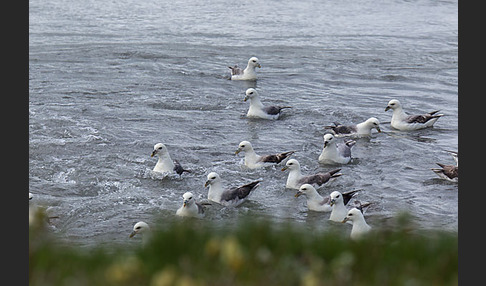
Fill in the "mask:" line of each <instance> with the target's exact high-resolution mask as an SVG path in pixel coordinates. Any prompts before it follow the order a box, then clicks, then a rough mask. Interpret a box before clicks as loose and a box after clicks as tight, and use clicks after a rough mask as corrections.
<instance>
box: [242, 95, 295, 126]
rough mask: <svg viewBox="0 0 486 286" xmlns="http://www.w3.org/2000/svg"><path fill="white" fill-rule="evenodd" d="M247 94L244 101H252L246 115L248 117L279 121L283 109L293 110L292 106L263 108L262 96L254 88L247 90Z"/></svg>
mask: <svg viewBox="0 0 486 286" xmlns="http://www.w3.org/2000/svg"><path fill="white" fill-rule="evenodd" d="M245 94H246V96H245V98H244V99H243V100H244V101H247V100H248V99H249V100H250V108H249V109H248V112H247V113H246V116H247V117H250V118H263V119H278V118H279V117H280V114H281V113H280V112H281V111H282V109H285V108H292V106H274V105H272V106H263V104H262V102H261V101H260V96H259V95H258V92H257V91H256V90H255V89H254V88H249V89H247V90H246V93H245Z"/></svg>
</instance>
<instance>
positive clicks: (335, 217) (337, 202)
mask: <svg viewBox="0 0 486 286" xmlns="http://www.w3.org/2000/svg"><path fill="white" fill-rule="evenodd" d="M358 191H359V190H355V191H350V192H346V193H345V194H344V193H343V194H341V193H340V192H338V191H334V192H332V193H331V194H330V195H329V197H330V198H331V200H330V202H329V204H330V205H331V207H332V211H331V215H330V216H329V220H332V221H337V222H341V221H342V220H343V219H344V218H345V217H346V214H347V213H348V209H347V208H346V205H347V204H348V202H349V201H350V200H351V198H352V197H353V196H354V195H355V194H356V193H357V192H358ZM361 208H362V207H361Z"/></svg>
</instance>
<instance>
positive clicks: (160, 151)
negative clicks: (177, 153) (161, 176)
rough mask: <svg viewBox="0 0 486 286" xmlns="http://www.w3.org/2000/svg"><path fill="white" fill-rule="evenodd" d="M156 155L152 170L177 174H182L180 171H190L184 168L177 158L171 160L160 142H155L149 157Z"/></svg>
mask: <svg viewBox="0 0 486 286" xmlns="http://www.w3.org/2000/svg"><path fill="white" fill-rule="evenodd" d="M155 155H157V156H158V157H159V160H158V161H157V164H156V165H155V167H154V169H153V171H154V172H160V173H165V172H176V173H177V174H178V175H179V176H182V173H184V172H187V173H190V172H191V171H190V170H186V169H184V168H183V167H182V166H181V164H180V163H179V162H178V161H177V160H174V161H173V160H172V159H171V157H170V155H169V151H168V150H167V147H166V146H165V145H164V144H162V143H157V144H155V145H154V150H153V151H152V154H151V155H150V157H153V156H155Z"/></svg>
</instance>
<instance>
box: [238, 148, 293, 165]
mask: <svg viewBox="0 0 486 286" xmlns="http://www.w3.org/2000/svg"><path fill="white" fill-rule="evenodd" d="M241 151H244V152H245V166H247V167H248V168H250V169H256V168H260V167H263V166H265V165H269V164H278V163H280V162H282V160H284V159H286V158H287V157H289V156H290V155H292V154H293V153H295V151H288V152H283V153H278V154H274V155H262V156H260V155H257V154H256V153H255V150H253V146H252V145H251V143H250V142H248V141H241V142H240V144H239V145H238V149H237V150H236V152H235V154H238V153H240V152H241Z"/></svg>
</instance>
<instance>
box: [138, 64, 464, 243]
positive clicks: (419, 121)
mask: <svg viewBox="0 0 486 286" xmlns="http://www.w3.org/2000/svg"><path fill="white" fill-rule="evenodd" d="M257 67H258V68H261V64H260V62H259V60H258V58H256V57H252V58H250V59H249V60H248V64H247V66H246V68H245V69H241V68H239V67H238V66H236V65H235V66H233V67H229V68H230V69H231V80H256V79H257V73H256V70H255V69H256V68H257ZM244 101H245V102H246V101H249V103H250V106H249V109H248V112H247V114H246V116H247V117H248V118H261V119H269V120H276V119H278V118H279V117H280V115H281V114H282V111H283V110H284V109H288V108H292V107H291V106H265V105H263V104H262V102H261V100H260V96H259V94H258V92H257V90H256V89H254V88H248V89H247V90H246V93H245V98H244ZM390 109H391V110H392V111H393V114H392V119H391V124H390V125H391V127H393V128H394V129H397V130H401V131H411V130H418V129H422V128H427V127H431V126H433V125H434V123H435V122H436V121H437V120H438V119H439V118H440V117H441V116H443V114H438V112H439V111H432V112H428V113H425V114H416V115H408V114H407V113H405V111H404V110H403V108H402V105H401V103H400V101H398V100H397V99H392V100H390V101H389V102H388V105H387V106H386V108H385V111H388V110H390ZM325 128H326V129H327V130H329V131H330V133H327V134H325V135H324V136H323V139H324V147H323V149H322V152H321V154H320V155H319V158H318V162H319V163H321V164H347V163H349V162H350V160H351V150H352V148H353V146H354V145H355V144H356V141H354V140H345V141H343V142H338V138H339V137H351V138H353V137H362V136H371V134H372V129H376V130H377V132H381V129H380V122H379V120H378V119H377V118H374V117H371V118H369V119H367V120H366V121H364V122H361V123H358V124H355V125H342V124H340V123H338V122H334V123H333V125H329V126H325ZM240 152H244V165H245V166H246V167H247V168H249V169H257V168H262V167H265V166H268V165H273V164H279V163H280V162H282V161H284V160H286V159H288V160H287V161H286V163H285V166H284V167H283V168H282V169H281V170H282V171H287V170H288V172H289V173H288V178H287V182H286V188H289V189H296V190H298V191H297V193H296V194H295V197H299V196H301V195H304V196H305V197H306V199H307V207H308V209H309V210H312V211H318V212H330V216H329V219H330V220H332V221H336V222H342V223H350V224H352V229H351V233H350V237H351V238H352V239H357V238H359V237H362V236H363V235H365V234H366V233H368V232H369V231H370V230H371V227H370V226H369V225H368V224H367V223H366V220H365V218H364V215H363V209H364V208H365V207H367V206H369V205H370V203H369V202H367V203H361V202H359V201H357V200H354V206H353V207H352V208H351V209H349V210H348V208H347V207H346V206H347V205H348V202H349V201H350V200H351V198H353V196H354V195H355V194H356V193H357V192H358V190H354V191H349V192H344V193H340V192H338V191H333V192H332V193H331V194H330V195H329V196H325V197H323V196H321V195H320V194H319V193H318V192H317V190H316V187H319V186H321V185H323V184H325V183H326V182H328V181H329V180H331V179H333V178H337V177H339V176H341V175H342V174H340V173H339V171H340V170H341V169H334V170H331V171H328V172H322V173H317V174H312V175H303V174H302V172H301V166H300V163H299V162H298V161H297V160H296V159H289V157H290V156H291V155H292V154H294V153H295V151H285V152H281V153H277V154H268V155H258V154H257V153H256V152H255V150H254V149H253V146H252V144H251V143H250V142H249V141H242V142H240V144H239V145H238V148H237V149H236V151H235V154H239V153H240ZM449 152H451V154H452V155H453V156H454V159H455V161H456V165H444V164H440V163H437V164H438V165H439V166H440V167H441V168H435V169H432V170H433V171H434V172H435V173H436V174H437V175H439V176H440V177H441V178H444V179H446V180H449V181H454V182H456V181H457V180H458V157H457V152H453V151H449ZM155 155H157V156H158V161H157V164H156V165H155V167H154V168H153V171H155V172H162V173H164V172H169V173H172V172H175V173H177V174H179V175H182V174H183V172H190V170H186V169H184V168H183V167H182V166H181V165H180V163H179V162H178V161H176V160H172V158H171V157H170V155H169V152H168V150H167V147H166V146H165V145H164V144H162V143H158V144H155V146H154V150H153V152H152V156H155ZM260 182H261V181H259V180H257V181H253V182H250V183H247V184H244V185H242V186H233V187H228V186H225V185H224V183H223V181H222V179H221V177H220V175H219V174H218V173H216V172H210V173H209V174H208V175H207V178H206V182H205V184H204V187H205V188H206V187H209V190H208V194H207V199H208V202H197V201H196V199H195V197H194V195H193V194H192V193H191V192H186V193H184V194H183V196H182V199H183V202H182V205H181V207H180V208H179V209H178V210H177V211H176V215H178V216H184V217H197V218H203V217H204V207H205V205H210V204H211V202H215V203H218V204H221V205H223V206H232V207H235V206H238V205H240V204H241V203H243V202H244V201H245V200H247V199H248V197H249V196H250V194H251V193H252V192H253V191H254V190H255V189H256V188H257V187H258V186H259V185H258V184H259V183H260ZM149 231H150V227H149V226H148V224H147V223H145V222H138V223H136V224H135V226H134V227H133V232H132V233H131V234H130V237H133V236H134V235H136V234H143V233H147V232H149Z"/></svg>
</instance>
